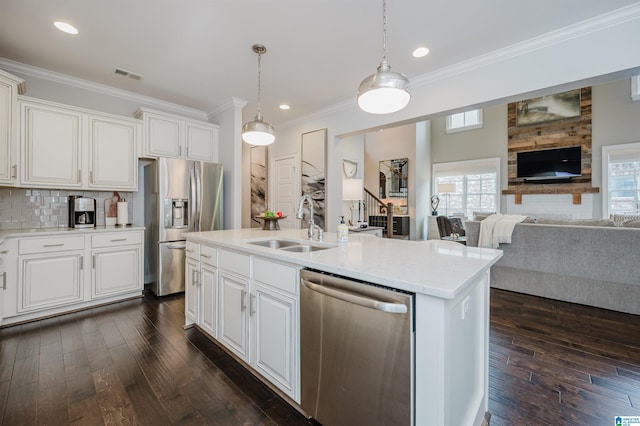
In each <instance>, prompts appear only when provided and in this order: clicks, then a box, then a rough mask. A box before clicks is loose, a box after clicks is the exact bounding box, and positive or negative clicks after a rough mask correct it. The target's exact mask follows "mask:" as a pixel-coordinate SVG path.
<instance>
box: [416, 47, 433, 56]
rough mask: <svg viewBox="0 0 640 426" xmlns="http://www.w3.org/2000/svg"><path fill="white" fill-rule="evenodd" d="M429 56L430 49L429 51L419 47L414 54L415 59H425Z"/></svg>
mask: <svg viewBox="0 0 640 426" xmlns="http://www.w3.org/2000/svg"><path fill="white" fill-rule="evenodd" d="M428 54H429V49H427V48H426V47H418V48H417V49H416V50H414V51H413V53H412V55H413V57H414V58H424V57H425V56H427V55H428Z"/></svg>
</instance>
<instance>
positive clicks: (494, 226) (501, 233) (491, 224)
mask: <svg viewBox="0 0 640 426" xmlns="http://www.w3.org/2000/svg"><path fill="white" fill-rule="evenodd" d="M526 218H527V217H526V216H522V215H517V214H499V213H498V214H492V215H491V216H489V217H488V218H486V219H485V220H483V221H482V222H480V235H479V236H478V247H485V248H498V245H499V244H500V243H508V244H511V234H512V233H513V228H515V226H516V224H517V223H520V222H522V221H523V220H525V219H526Z"/></svg>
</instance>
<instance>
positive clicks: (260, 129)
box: [242, 112, 276, 145]
mask: <svg viewBox="0 0 640 426" xmlns="http://www.w3.org/2000/svg"><path fill="white" fill-rule="evenodd" d="M242 140H244V141H245V142H246V143H248V144H250V145H271V144H272V143H273V141H274V140H276V132H275V130H274V129H273V126H272V125H271V124H269V123H267V122H266V121H264V120H263V119H262V114H260V113H259V112H258V114H256V117H255V118H254V119H253V121H248V122H246V123H244V124H243V125H242Z"/></svg>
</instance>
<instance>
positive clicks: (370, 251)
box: [184, 228, 502, 299]
mask: <svg viewBox="0 0 640 426" xmlns="http://www.w3.org/2000/svg"><path fill="white" fill-rule="evenodd" d="M184 235H185V236H186V237H187V240H190V241H193V242H199V243H211V244H214V245H217V246H220V247H225V248H230V249H236V250H241V251H243V252H247V253H250V254H256V255H261V256H264V257H269V258H271V259H274V260H280V261H283V262H289V263H293V264H297V265H300V266H303V267H307V268H314V269H318V270H321V271H325V272H330V273H334V274H339V275H343V276H347V277H351V278H355V279H359V280H363V281H368V282H372V283H376V284H381V285H385V286H388V287H393V288H398V289H401V290H406V291H410V292H415V293H423V294H427V295H430V296H436V297H440V298H444V299H453V298H455V297H457V296H458V294H459V293H460V292H461V291H462V290H464V288H465V287H466V286H467V285H468V284H470V283H471V282H472V281H473V280H474V278H475V277H477V276H478V274H481V273H483V272H484V271H485V270H486V269H488V268H489V267H490V266H491V265H493V264H494V263H495V262H497V261H498V259H500V257H502V251H501V250H492V249H481V248H477V247H466V246H464V245H462V244H458V243H453V242H445V241H439V240H427V241H406V240H396V239H388V238H377V237H375V236H373V235H367V234H360V235H358V234H349V242H348V243H338V242H337V239H336V234H335V233H330V232H327V233H325V234H324V242H317V241H314V242H313V244H325V245H333V246H335V247H332V248H330V249H327V250H320V251H315V252H307V253H295V252H288V251H285V250H279V249H273V248H269V247H262V246H257V245H254V244H248V241H254V240H269V239H288V240H299V241H300V242H301V243H304V242H309V240H308V239H307V230H306V229H295V230H279V231H263V230H261V229H258V228H253V229H231V230H225V231H209V232H191V233H186V234H184Z"/></svg>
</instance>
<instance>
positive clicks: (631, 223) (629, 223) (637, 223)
mask: <svg viewBox="0 0 640 426" xmlns="http://www.w3.org/2000/svg"><path fill="white" fill-rule="evenodd" d="M622 226H624V227H627V228H640V220H625V221H624V222H622Z"/></svg>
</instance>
